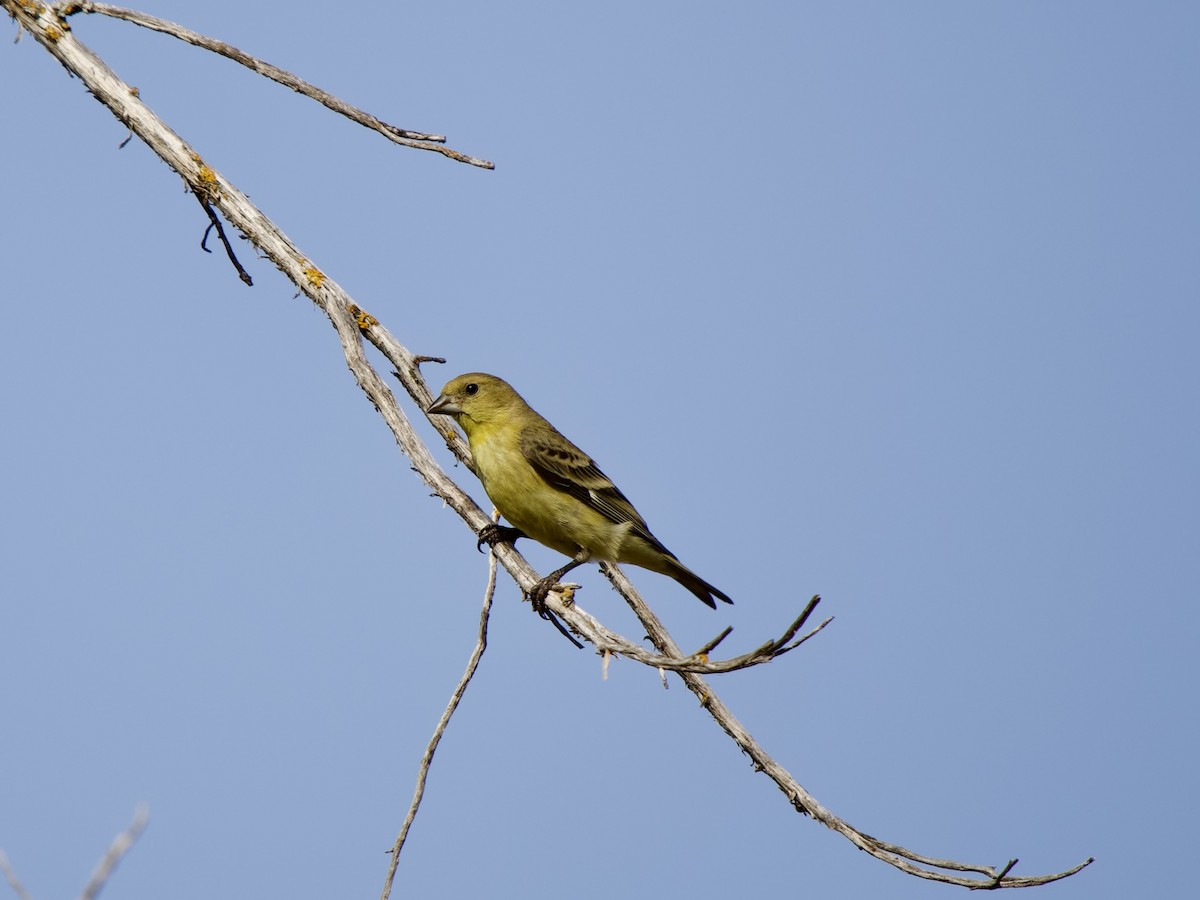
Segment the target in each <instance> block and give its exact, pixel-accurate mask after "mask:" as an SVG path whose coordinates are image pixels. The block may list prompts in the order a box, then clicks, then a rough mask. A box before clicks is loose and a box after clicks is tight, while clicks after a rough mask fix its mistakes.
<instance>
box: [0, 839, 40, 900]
mask: <svg viewBox="0 0 1200 900" xmlns="http://www.w3.org/2000/svg"><path fill="white" fill-rule="evenodd" d="M0 872H3V873H4V880H5V881H7V882H8V886H9V887H10V888H12V889H13V893H14V894H16V895H17V898H18V900H32V898H31V897H30V896H29V891H27V890H25V885H23V884H21V879H19V878H18V877H17V873H16V872H14V871H13V867H12V864H11V863H10V862H9V861H8V854H6V853H5V852H4V851H3V850H0Z"/></svg>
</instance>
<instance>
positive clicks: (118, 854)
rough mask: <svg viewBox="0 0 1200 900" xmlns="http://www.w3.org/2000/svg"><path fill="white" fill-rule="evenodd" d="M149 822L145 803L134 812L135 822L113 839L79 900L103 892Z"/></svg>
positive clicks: (148, 811) (90, 897)
mask: <svg viewBox="0 0 1200 900" xmlns="http://www.w3.org/2000/svg"><path fill="white" fill-rule="evenodd" d="M149 821H150V809H149V807H147V806H146V805H145V804H144V803H143V804H142V805H141V806H139V807H138V808H137V810H136V811H135V812H134V814H133V821H132V822H131V823H129V827H128V828H126V829H125V830H124V831H122V832H121V833H120V834H118V835H117V836H116V837H115V838H113V842H112V843H111V844H109V846H108V852H107V853H105V854H104V858H103V859H102V860H100V865H98V866H96V871H95V872H93V873H92V877H91V879H89V881H88V883H87V887H85V888H84V889H83V893H81V894H80V895H79V900H94V898H95V897H96V895H97V894H99V893H100V891H101V890H103V888H104V885H105V884H106V883H107V882H108V878H109V876H110V875H112V873H113V869H115V868H116V867H117V863H119V862H120V861H121V859H122V858H123V857H124V856H125V854H126V853H128V852H129V851H130V849H131V848H132V847H133V845H134V844H135V843H137V839H138V838H139V837H141V834H142V832H143V831H145V830H146V824H147V823H148V822H149Z"/></svg>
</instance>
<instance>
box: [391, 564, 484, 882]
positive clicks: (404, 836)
mask: <svg viewBox="0 0 1200 900" xmlns="http://www.w3.org/2000/svg"><path fill="white" fill-rule="evenodd" d="M495 593H496V556H495V554H491V555H490V557H489V560H488V580H487V587H486V588H485V589H484V592H483V609H481V610H480V612H479V637H478V639H477V640H476V642H475V649H474V650H472V651H471V658H470V659H469V660H468V661H467V668H466V671H465V672H463V675H462V678H460V679H459V682H458V685H457V686H456V687H455V688H454V693H453V694H451V695H450V702H449V703H448V704H447V705H446V708H445V710H443V712H442V716H441V718H440V719H438V723H437V727H436V728H434V730H433V737H431V738H430V739H429V745H428V746H427V747H426V748H425V754H424V756H422V757H421V765H420V766H419V767H418V769H417V787H416V790H414V791H413V799H412V803H411V804H410V805H409V807H408V814H407V815H406V816H405V817H404V824H402V825H401V826H400V834H399V835H397V837H396V843H395V844H394V845H393V846H392V849H391V850H389V851H388V852H389V853H391V855H392V860H391V862H390V863H389V864H388V871H387V877H386V878H385V879H384V883H383V894H382V895H381V898H382V900H388V897H389V896H390V895H391V893H392V882H393V881H395V879H396V867H397V866H399V865H400V851H401V850H402V849H404V842H405V841H406V840H408V830H409V829H410V828H411V827H412V823H413V820H414V819H416V817H417V810H418V809H419V808H420V806H421V800H422V799H423V798H424V796H425V780H426V778H427V777H428V776H429V766H430V765H431V764H432V763H433V754H434V753H436V752H437V748H438V744H439V743H441V740H442V735H443V734H444V733H445V731H446V726H447V725H449V724H450V717H451V716H453V715H454V711H455V710H456V709H458V704H459V701H461V700H462V698H463V694H465V693H466V691H467V685H468V684H470V683H471V679H472V678H473V677H474V676H475V670H476V669H478V668H479V660H480V658H482V656H483V651H484V650H486V649H487V629H488V617H489V616H490V615H491V612H492V597H493V596H494V595H495Z"/></svg>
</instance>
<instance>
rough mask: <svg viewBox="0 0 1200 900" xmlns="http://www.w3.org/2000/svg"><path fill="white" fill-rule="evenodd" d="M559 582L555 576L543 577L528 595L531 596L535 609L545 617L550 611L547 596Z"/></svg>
mask: <svg viewBox="0 0 1200 900" xmlns="http://www.w3.org/2000/svg"><path fill="white" fill-rule="evenodd" d="M557 584H558V579H556V578H554V577H550V578H543V579H542V580H541V581H539V582H538V583H537V584H535V585H534V586H533V587H532V588H530V589H529V593H528V594H527V595H526V596H528V597H529V602H530V604H532V605H533V611H534V612H535V613H537V614H538V615H539V616H541V617H542V618H543V619H545V618H546V617H547V616H548V615H549V613H548V612H547V611H546V596H547V595H548V594H549V593H550V591H551V590H553V588H554V586H555V585H557Z"/></svg>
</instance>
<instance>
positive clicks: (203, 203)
mask: <svg viewBox="0 0 1200 900" xmlns="http://www.w3.org/2000/svg"><path fill="white" fill-rule="evenodd" d="M196 199H197V200H199V201H200V208H201V209H203V210H204V212H205V213H207V214H208V219H209V222H210V223H211V224H210V225H209V226H208V228H206V229H204V237H203V239H201V241H200V249H201V250H203V251H204V252H205V253H212V251H211V250H209V249H208V247H206V246H205V244H207V243H208V233H209V232H210V231H212V230H213V229H214V228H215V229H216V230H217V237H219V238H220V239H221V243H222V244H223V245H224V246H225V255H226V256H228V257H229V261H230V262H231V263H233V267H234V268H235V269H237V273H238V278H240V279H241V280H242V283H243V284H245V285H247V286H249V287H254V281H253V279H251V278H250V273H249V272H247V271H246V270H245V269H243V268H242V264H241V263H240V262H238V258H237V254H235V253H234V252H233V247H231V246H229V238H227V237H225V228H224V227H223V226H222V225H221V220H220V219H219V218H218V217H217V214H216V212H215V211H214V210H213V208H212V207H211V206H210V205H209V203H208V201H207V200H205V199H204V197H203V196H202V195H200V194H196Z"/></svg>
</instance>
